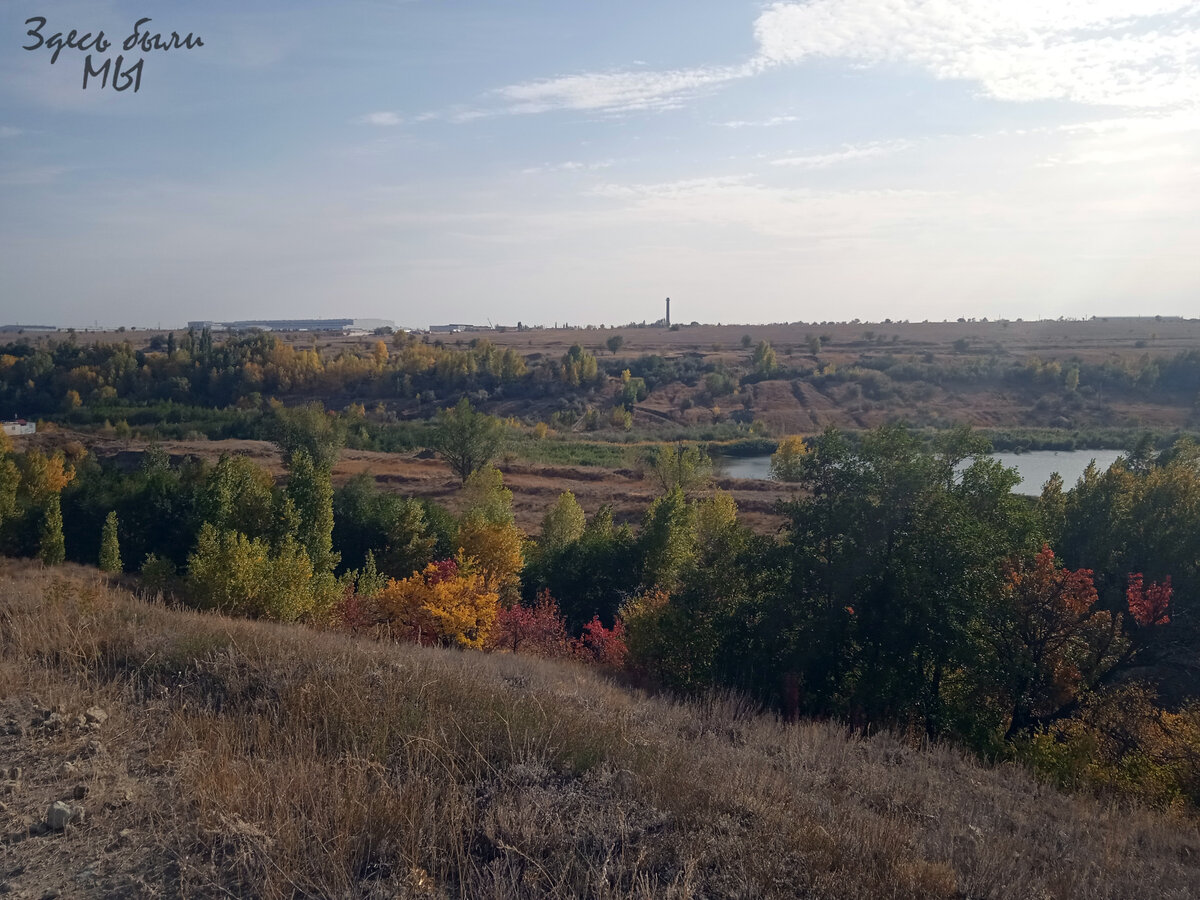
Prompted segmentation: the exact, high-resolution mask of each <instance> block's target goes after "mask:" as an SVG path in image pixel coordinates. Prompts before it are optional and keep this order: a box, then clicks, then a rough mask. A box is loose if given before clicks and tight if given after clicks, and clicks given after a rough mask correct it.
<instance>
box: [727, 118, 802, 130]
mask: <svg viewBox="0 0 1200 900" xmlns="http://www.w3.org/2000/svg"><path fill="white" fill-rule="evenodd" d="M799 121H800V117H799V116H771V117H770V118H769V119H763V120H761V121H758V122H754V121H747V120H745V119H735V120H733V121H732V122H721V123H720V124H721V126H722V127H723V128H774V127H775V126H777V125H786V124H787V123H788V122H799Z"/></svg>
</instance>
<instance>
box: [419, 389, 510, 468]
mask: <svg viewBox="0 0 1200 900" xmlns="http://www.w3.org/2000/svg"><path fill="white" fill-rule="evenodd" d="M503 443H504V425H503V424H502V423H501V422H500V420H499V419H496V418H494V417H492V416H489V415H487V414H486V413H482V412H477V411H476V410H474V409H472V408H471V403H470V401H469V400H467V398H466V397H463V398H462V400H460V401H459V402H458V405H457V406H455V407H454V408H453V409H443V410H441V411H439V412H438V415H437V423H436V425H435V427H434V430H433V441H432V447H433V449H434V450H436V451H438V452H439V453H441V454H442V456H444V457H445V458H446V463H447V464H448V465H449V466H450V470H451V471H452V472H454V474H455V475H457V476H458V477H459V478H460V479H461V480H462V481H463V483H464V484H465V483H466V481H467V479H468V478H469V477H470V476H471V473H472V472H475V471H476V470H478V469H481V468H483V467H484V466H486V465H488V464H489V463H490V462H491V461H492V460H493V459H494V458H495V456H496V454H497V453H499V452H500V448H501V446H502V445H503Z"/></svg>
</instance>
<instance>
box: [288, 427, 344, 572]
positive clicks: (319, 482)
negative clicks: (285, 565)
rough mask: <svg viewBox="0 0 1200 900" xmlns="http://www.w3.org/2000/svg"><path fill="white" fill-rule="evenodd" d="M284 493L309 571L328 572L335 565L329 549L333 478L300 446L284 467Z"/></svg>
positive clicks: (330, 544) (331, 545) (331, 526)
mask: <svg viewBox="0 0 1200 900" xmlns="http://www.w3.org/2000/svg"><path fill="white" fill-rule="evenodd" d="M287 495H288V497H289V499H291V501H292V503H293V504H294V505H295V508H296V513H297V515H298V518H299V529H298V530H297V537H298V540H299V543H300V545H301V546H302V547H303V548H304V549H305V551H306V553H307V554H308V559H309V561H310V562H311V563H312V567H313V570H314V571H316V572H332V571H333V569H334V567H335V566H336V565H337V564H338V556H337V554H336V553H334V552H333V481H332V480H331V478H330V475H329V471H328V470H327V469H323V468H319V467H317V466H316V465H314V463H313V458H312V457H311V456H309V454H308V451H307V450H304V449H302V448H301V449H298V450H297V451H296V452H295V453H294V454H292V457H291V462H290V464H289V466H288V483H287Z"/></svg>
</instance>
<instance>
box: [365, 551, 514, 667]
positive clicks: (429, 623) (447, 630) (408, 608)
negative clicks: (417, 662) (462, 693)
mask: <svg viewBox="0 0 1200 900" xmlns="http://www.w3.org/2000/svg"><path fill="white" fill-rule="evenodd" d="M498 600H499V597H498V596H497V594H496V592H495V591H493V590H489V588H488V586H487V583H486V582H485V580H484V577H483V576H482V575H481V574H479V573H478V572H476V571H475V570H474V567H473V561H472V560H471V559H470V558H469V557H465V558H464V557H462V556H460V557H459V558H458V559H457V560H454V559H445V560H442V561H441V562H431V563H430V564H429V565H427V566H426V567H425V570H424V571H422V572H414V573H413V574H412V575H411V576H410V577H408V578H405V579H403V580H400V581H397V580H396V579H394V578H393V579H391V580H390V581H389V582H388V583H387V586H386V587H385V588H384V589H383V590H382V591H380V592H379V594H378V595H377V596H376V597H375V605H376V608H377V609H378V612H379V616H380V619H381V621H382V622H383V623H384V624H386V625H388V626H389V627H390V628H391V629H392V633H393V634H395V635H397V636H400V637H403V638H406V639H409V640H414V641H417V642H418V643H422V644H433V643H438V644H455V645H458V646H460V647H471V648H474V649H476V650H478V649H481V648H482V647H483V644H484V641H485V640H486V639H487V636H488V632H489V631H490V629H491V627H492V623H493V622H494V621H495V619H496V612H497V605H498Z"/></svg>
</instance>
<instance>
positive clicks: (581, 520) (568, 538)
mask: <svg viewBox="0 0 1200 900" xmlns="http://www.w3.org/2000/svg"><path fill="white" fill-rule="evenodd" d="M586 525H587V517H586V516H585V515H584V513H583V507H582V506H580V505H579V501H578V500H576V499H575V495H574V494H573V493H571V492H570V491H563V492H562V493H561V494H559V495H558V500H556V501H555V503H554V505H553V506H552V507H550V509H549V511H548V512H547V513H546V515H545V517H544V518H543V519H542V536H541V538H540V539H539V541H538V550H539V552H541V553H553V552H557V551H559V550H561V549H562V548H564V547H566V546H567V545H568V544H573V543H575V542H576V541H577V540H579V539H580V538H581V537H583V529H584V528H585V527H586Z"/></svg>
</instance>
